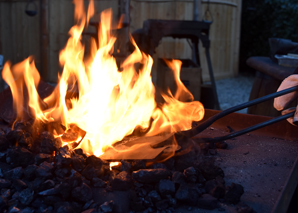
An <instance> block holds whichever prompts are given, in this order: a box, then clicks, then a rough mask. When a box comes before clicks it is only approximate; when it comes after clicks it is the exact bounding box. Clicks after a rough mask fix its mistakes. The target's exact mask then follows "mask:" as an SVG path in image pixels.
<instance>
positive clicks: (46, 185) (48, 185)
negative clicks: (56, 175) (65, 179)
mask: <svg viewBox="0 0 298 213" xmlns="http://www.w3.org/2000/svg"><path fill="white" fill-rule="evenodd" d="M55 185H56V184H55V182H54V181H53V180H46V181H44V182H43V183H42V184H41V186H40V188H41V190H47V189H51V188H54V187H55Z"/></svg>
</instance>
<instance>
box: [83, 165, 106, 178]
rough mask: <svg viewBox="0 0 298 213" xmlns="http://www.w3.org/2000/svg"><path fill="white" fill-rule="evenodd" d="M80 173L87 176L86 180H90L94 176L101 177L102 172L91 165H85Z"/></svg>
mask: <svg viewBox="0 0 298 213" xmlns="http://www.w3.org/2000/svg"><path fill="white" fill-rule="evenodd" d="M82 175H83V176H84V177H85V178H87V179H88V180H92V179H93V178H96V177H101V176H102V172H101V170H100V169H96V168H94V167H93V166H92V165H90V164H89V165H87V166H86V167H85V169H84V170H83V171H82Z"/></svg>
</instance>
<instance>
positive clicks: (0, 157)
mask: <svg viewBox="0 0 298 213" xmlns="http://www.w3.org/2000/svg"><path fill="white" fill-rule="evenodd" d="M0 162H6V152H0Z"/></svg>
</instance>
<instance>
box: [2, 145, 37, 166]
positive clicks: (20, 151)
mask: <svg viewBox="0 0 298 213" xmlns="http://www.w3.org/2000/svg"><path fill="white" fill-rule="evenodd" d="M6 162H7V163H9V164H11V165H12V166H13V167H17V166H23V167H26V166H28V165H30V164H33V163H34V154H33V153H32V152H30V151H29V150H27V149H25V148H21V147H15V148H13V149H9V150H8V151H7V155H6Z"/></svg>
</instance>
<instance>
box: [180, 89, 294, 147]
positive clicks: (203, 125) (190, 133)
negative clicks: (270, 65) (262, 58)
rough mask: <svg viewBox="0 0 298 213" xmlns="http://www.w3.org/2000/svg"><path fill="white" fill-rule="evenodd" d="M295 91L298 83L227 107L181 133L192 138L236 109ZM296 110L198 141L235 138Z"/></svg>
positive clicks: (290, 115)
mask: <svg viewBox="0 0 298 213" xmlns="http://www.w3.org/2000/svg"><path fill="white" fill-rule="evenodd" d="M294 91H298V85H297V86H293V87H290V88H288V89H284V90H281V91H279V92H275V93H272V94H269V95H266V96H263V97H261V98H257V99H254V100H251V101H248V102H245V103H242V104H239V105H237V106H234V107H231V108H229V109H226V110H224V111H222V112H220V113H218V114H216V115H214V116H212V117H210V118H209V119H207V120H206V121H204V122H203V123H201V124H199V125H198V126H196V127H194V128H192V129H190V130H187V131H184V132H181V133H182V134H183V135H184V136H186V137H188V138H192V137H194V136H196V135H197V134H199V133H200V132H202V131H203V130H205V129H206V128H208V127H209V126H210V125H211V124H213V123H214V122H215V121H217V120H218V119H220V118H222V117H224V116H226V115H229V114H231V113H233V112H236V111H239V110H241V109H244V108H247V107H250V106H253V105H256V104H259V103H262V102H265V101H268V100H270V99H273V98H276V97H279V96H282V95H285V94H288V93H291V92H294ZM295 111H296V108H290V109H287V110H284V112H287V113H286V114H284V115H281V116H278V117H275V118H272V119H270V120H268V121H265V122H263V123H259V124H256V125H254V126H250V127H248V128H245V129H242V130H239V131H236V132H232V133H231V134H228V135H225V136H221V137H214V138H201V140H199V141H198V142H199V143H215V142H218V141H223V140H227V139H230V138H234V137H237V136H240V135H243V134H245V133H248V132H251V131H254V130H257V129H260V128H262V127H265V126H268V125H270V124H274V123H276V122H279V121H282V120H285V119H288V118H290V117H293V116H294V114H295Z"/></svg>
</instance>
